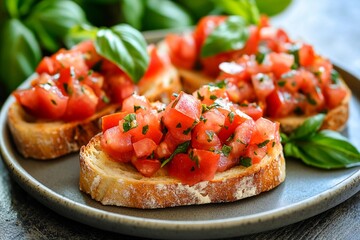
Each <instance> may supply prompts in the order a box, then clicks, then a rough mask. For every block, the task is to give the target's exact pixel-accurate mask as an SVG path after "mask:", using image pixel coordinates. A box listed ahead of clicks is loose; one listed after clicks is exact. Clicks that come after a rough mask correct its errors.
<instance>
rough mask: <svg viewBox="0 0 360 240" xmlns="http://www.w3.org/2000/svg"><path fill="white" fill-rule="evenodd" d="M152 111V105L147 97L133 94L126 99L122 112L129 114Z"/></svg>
mask: <svg viewBox="0 0 360 240" xmlns="http://www.w3.org/2000/svg"><path fill="white" fill-rule="evenodd" d="M150 109H151V105H150V102H149V100H148V99H147V98H146V97H144V96H139V95H137V94H133V95H131V96H130V97H128V98H125V99H124V101H123V103H122V109H121V110H122V111H123V112H128V113H131V112H135V113H138V112H144V111H149V110H150Z"/></svg>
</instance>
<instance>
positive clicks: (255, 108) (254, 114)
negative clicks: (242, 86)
mask: <svg viewBox="0 0 360 240" xmlns="http://www.w3.org/2000/svg"><path fill="white" fill-rule="evenodd" d="M239 109H240V111H242V112H243V113H245V114H246V115H248V116H250V117H251V118H252V119H254V120H257V119H259V118H261V117H262V116H263V114H264V111H263V110H262V108H261V107H260V106H259V105H258V104H256V103H244V104H241V105H240V106H239Z"/></svg>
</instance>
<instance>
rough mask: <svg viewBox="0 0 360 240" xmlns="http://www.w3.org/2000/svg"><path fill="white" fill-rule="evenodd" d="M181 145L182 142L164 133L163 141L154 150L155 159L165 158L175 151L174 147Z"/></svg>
mask: <svg viewBox="0 0 360 240" xmlns="http://www.w3.org/2000/svg"><path fill="white" fill-rule="evenodd" d="M181 143H183V141H181V140H179V139H177V138H175V137H174V136H172V135H171V134H170V133H169V132H167V133H166V135H165V137H164V140H163V141H162V142H161V143H160V144H159V145H158V146H157V148H156V150H155V156H156V157H157V158H159V159H160V158H167V157H169V156H170V155H171V154H172V153H173V152H174V151H175V149H176V147H177V146H178V145H179V144H181Z"/></svg>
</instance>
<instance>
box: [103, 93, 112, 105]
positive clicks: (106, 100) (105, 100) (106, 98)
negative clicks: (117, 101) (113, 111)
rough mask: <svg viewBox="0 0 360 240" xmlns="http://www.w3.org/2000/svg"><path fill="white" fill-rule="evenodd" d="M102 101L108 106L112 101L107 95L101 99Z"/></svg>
mask: <svg viewBox="0 0 360 240" xmlns="http://www.w3.org/2000/svg"><path fill="white" fill-rule="evenodd" d="M101 100H102V101H103V102H104V103H106V104H108V103H110V99H109V98H108V97H107V96H105V95H104V96H102V97H101Z"/></svg>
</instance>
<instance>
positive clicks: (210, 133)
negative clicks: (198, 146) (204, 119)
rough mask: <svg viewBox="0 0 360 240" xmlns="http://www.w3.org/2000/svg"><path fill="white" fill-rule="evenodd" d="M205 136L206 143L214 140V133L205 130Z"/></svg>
mask: <svg viewBox="0 0 360 240" xmlns="http://www.w3.org/2000/svg"><path fill="white" fill-rule="evenodd" d="M205 134H206V135H207V141H208V142H211V141H212V140H213V139H214V134H215V133H214V132H213V131H211V130H205Z"/></svg>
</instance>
